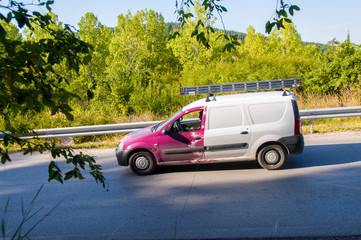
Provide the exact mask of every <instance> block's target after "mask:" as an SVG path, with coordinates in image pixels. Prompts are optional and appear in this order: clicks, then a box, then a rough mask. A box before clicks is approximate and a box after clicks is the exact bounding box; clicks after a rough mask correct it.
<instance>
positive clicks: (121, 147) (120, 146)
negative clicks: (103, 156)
mask: <svg viewBox="0 0 361 240" xmlns="http://www.w3.org/2000/svg"><path fill="white" fill-rule="evenodd" d="M118 149H119V150H123V142H121V141H120V142H119V143H118Z"/></svg>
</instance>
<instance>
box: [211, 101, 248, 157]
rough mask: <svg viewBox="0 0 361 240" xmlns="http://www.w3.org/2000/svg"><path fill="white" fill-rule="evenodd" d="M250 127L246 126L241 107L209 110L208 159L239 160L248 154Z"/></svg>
mask: <svg viewBox="0 0 361 240" xmlns="http://www.w3.org/2000/svg"><path fill="white" fill-rule="evenodd" d="M250 136H251V132H250V126H248V125H245V114H244V110H243V108H242V106H241V105H235V106H223V107H212V108H209V109H208V110H207V121H206V131H205V133H204V146H205V149H206V151H205V158H206V159H220V160H221V159H226V158H239V157H242V156H243V155H244V154H246V152H247V149H248V147H249V141H250Z"/></svg>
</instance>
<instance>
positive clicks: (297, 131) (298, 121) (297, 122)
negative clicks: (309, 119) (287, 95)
mask: <svg viewBox="0 0 361 240" xmlns="http://www.w3.org/2000/svg"><path fill="white" fill-rule="evenodd" d="M301 134H302V128H301V118H296V119H295V136H297V135H301Z"/></svg>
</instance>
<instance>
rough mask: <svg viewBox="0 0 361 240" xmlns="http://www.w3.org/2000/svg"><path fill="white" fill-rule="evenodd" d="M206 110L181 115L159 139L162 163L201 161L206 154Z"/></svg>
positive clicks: (197, 109) (195, 110) (199, 109)
mask: <svg viewBox="0 0 361 240" xmlns="http://www.w3.org/2000/svg"><path fill="white" fill-rule="evenodd" d="M204 118H205V117H204V108H200V107H198V108H194V109H191V110H189V111H186V112H183V113H181V114H180V115H179V116H178V117H177V118H175V120H174V121H173V122H171V123H169V125H168V126H165V129H164V130H162V132H163V133H162V134H160V135H159V137H158V149H159V156H160V158H161V161H162V162H178V161H186V162H192V161H199V160H200V159H202V158H203V154H204V128H205V127H204Z"/></svg>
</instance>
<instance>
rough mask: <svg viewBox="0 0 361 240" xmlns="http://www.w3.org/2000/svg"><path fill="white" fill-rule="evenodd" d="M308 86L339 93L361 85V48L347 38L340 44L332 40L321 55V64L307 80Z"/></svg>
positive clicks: (312, 88) (317, 89) (326, 91)
mask: <svg viewBox="0 0 361 240" xmlns="http://www.w3.org/2000/svg"><path fill="white" fill-rule="evenodd" d="M306 87H307V88H309V89H311V90H312V91H316V92H321V93H339V94H342V93H343V92H344V91H345V90H350V89H351V90H357V91H358V92H360V90H359V89H360V87H361V49H360V46H358V45H355V44H352V43H351V42H350V39H349V38H347V39H346V40H345V41H344V42H343V43H341V44H339V43H337V42H335V41H331V42H330V44H329V46H328V49H327V51H326V52H325V54H323V55H320V56H319V66H318V67H317V68H315V69H314V70H313V71H312V72H311V73H310V75H309V78H308V79H307V81H306Z"/></svg>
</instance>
